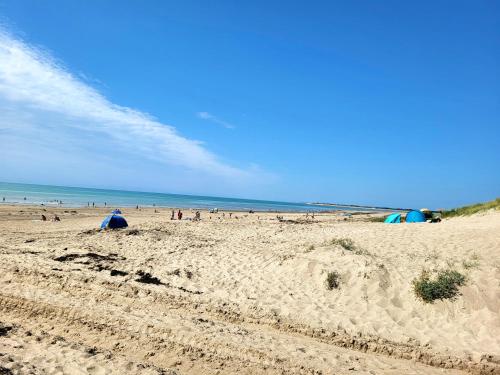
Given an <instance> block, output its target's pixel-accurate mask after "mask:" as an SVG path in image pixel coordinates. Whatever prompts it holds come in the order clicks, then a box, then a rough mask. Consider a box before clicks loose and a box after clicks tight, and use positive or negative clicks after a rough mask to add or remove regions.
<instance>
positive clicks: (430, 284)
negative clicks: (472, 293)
mask: <svg viewBox="0 0 500 375" xmlns="http://www.w3.org/2000/svg"><path fill="white" fill-rule="evenodd" d="M465 282H466V278H465V276H464V275H462V274H461V273H460V272H458V271H455V270H451V269H450V270H444V271H439V272H438V273H437V274H436V275H435V277H431V274H430V273H429V272H428V271H423V272H422V274H421V275H420V276H419V277H418V278H416V279H414V280H413V282H412V284H413V292H414V293H415V295H416V296H417V298H419V299H421V300H422V301H423V302H425V303H433V302H434V301H435V300H437V299H439V300H443V299H454V298H455V297H456V296H457V295H458V294H459V290H458V287H459V286H462V285H465Z"/></svg>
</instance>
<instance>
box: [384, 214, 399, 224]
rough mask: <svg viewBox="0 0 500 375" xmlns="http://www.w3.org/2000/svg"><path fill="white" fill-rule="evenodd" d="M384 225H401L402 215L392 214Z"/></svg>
mask: <svg viewBox="0 0 500 375" xmlns="http://www.w3.org/2000/svg"><path fill="white" fill-rule="evenodd" d="M384 223H388V224H396V223H401V214H390V215H389V216H387V218H386V219H385V221H384Z"/></svg>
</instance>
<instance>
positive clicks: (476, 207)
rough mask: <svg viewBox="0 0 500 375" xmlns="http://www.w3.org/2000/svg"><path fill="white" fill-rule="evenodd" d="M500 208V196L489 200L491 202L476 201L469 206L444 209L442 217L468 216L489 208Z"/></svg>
mask: <svg viewBox="0 0 500 375" xmlns="http://www.w3.org/2000/svg"><path fill="white" fill-rule="evenodd" d="M492 209H493V210H500V198H497V199H495V200H492V201H489V202H484V203H476V204H471V205H469V206H463V207H458V208H454V209H452V210H448V211H443V213H442V217H443V218H447V217H455V216H468V215H473V214H476V213H478V212H483V211H487V210H492Z"/></svg>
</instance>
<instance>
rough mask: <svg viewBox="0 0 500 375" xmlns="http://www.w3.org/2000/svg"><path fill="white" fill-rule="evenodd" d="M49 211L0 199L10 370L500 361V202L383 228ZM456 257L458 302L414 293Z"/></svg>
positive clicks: (479, 366)
mask: <svg viewBox="0 0 500 375" xmlns="http://www.w3.org/2000/svg"><path fill="white" fill-rule="evenodd" d="M46 210H47V211H42V208H41V207H20V206H0V265H1V266H0V267H1V268H0V270H1V272H0V373H2V374H4V373H9V372H8V371H11V372H12V373H14V374H17V373H19V374H25V373H27V374H28V373H29V374H45V373H54V374H55V373H67V374H78V373H81V374H87V373H90V374H125V373H127V374H234V373H239V374H264V373H270V374H309V373H311V374H352V373H356V374H402V373H404V374H458V373H467V372H472V373H485V374H486V373H488V374H489V373H496V374H498V373H500V214H499V213H498V212H497V213H488V214H484V215H476V216H472V217H468V218H456V219H450V220H445V221H444V222H442V223H439V224H400V225H387V224H383V223H374V222H368V221H366V215H356V216H353V217H352V218H350V219H347V220H344V216H342V215H341V214H321V215H317V216H316V219H315V220H314V222H307V223H306V222H304V215H300V214H284V216H285V219H287V220H291V221H287V222H279V221H278V220H276V217H275V216H276V214H259V213H256V214H243V213H237V214H235V215H233V218H232V219H229V217H228V216H227V215H226V217H225V218H224V219H222V218H221V216H222V215H221V214H218V215H214V214H212V215H209V214H208V213H206V212H204V213H202V221H201V222H191V221H187V220H186V221H184V220H183V221H181V222H180V221H170V220H169V218H170V212H171V211H170V210H167V209H160V210H159V211H160V212H159V213H154V212H153V210H152V209H148V210H140V211H138V210H135V209H125V210H124V215H125V217H126V218H127V220H128V222H129V225H130V227H129V228H128V229H126V230H118V231H97V230H95V228H97V227H98V226H99V224H100V221H101V220H102V218H103V217H104V215H105V213H106V212H108V211H109V210H106V211H105V210H103V209H52V208H46ZM72 211H74V212H72ZM54 212H57V213H58V215H59V216H60V217H61V222H43V221H41V220H40V219H39V218H40V215H41V214H42V213H44V214H46V215H47V216H48V217H49V218H50V217H51V214H52V213H54ZM185 216H187V217H192V216H194V215H193V214H192V213H190V212H189V211H186V213H185ZM210 216H211V219H210V218H209V217H210ZM234 216H237V217H238V218H235V217H234ZM294 220H295V221H294ZM335 238H350V239H352V240H353V241H354V242H355V244H356V246H357V250H356V251H347V250H345V249H343V248H342V247H340V246H338V245H332V244H331V240H332V239H335ZM449 267H453V268H455V269H457V270H458V271H460V272H463V273H464V274H466V275H467V279H468V280H467V284H466V286H464V287H461V288H460V291H461V295H460V296H459V297H458V298H457V299H456V300H454V301H450V300H447V301H438V302H435V303H434V304H424V303H423V302H421V301H419V300H417V299H416V298H415V296H414V294H413V291H412V285H411V281H412V280H413V279H414V278H415V277H417V276H418V275H419V274H420V272H421V271H422V270H423V269H428V270H437V269H446V268H449ZM329 271H336V272H338V273H339V274H340V287H339V289H334V290H327V288H326V287H325V279H326V274H327V272H329ZM141 281H147V282H149V283H144V282H141ZM2 371H3V372H2Z"/></svg>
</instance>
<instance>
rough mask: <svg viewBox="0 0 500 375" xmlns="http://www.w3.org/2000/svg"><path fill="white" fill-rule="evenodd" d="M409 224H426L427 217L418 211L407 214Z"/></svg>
mask: <svg viewBox="0 0 500 375" xmlns="http://www.w3.org/2000/svg"><path fill="white" fill-rule="evenodd" d="M406 222H407V223H425V215H424V214H423V213H422V212H420V211H417V210H413V211H410V212H408V213H407V214H406Z"/></svg>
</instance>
